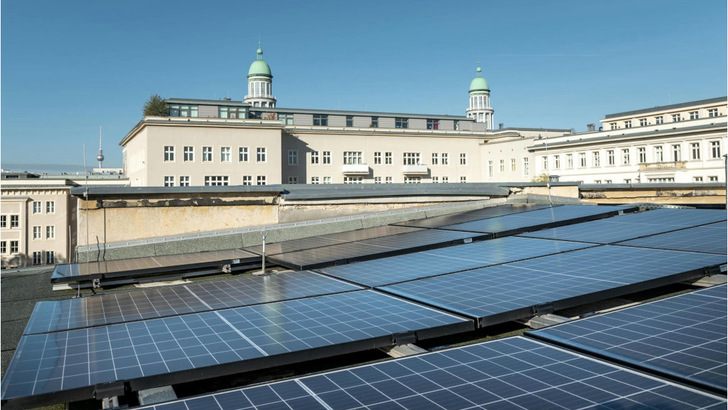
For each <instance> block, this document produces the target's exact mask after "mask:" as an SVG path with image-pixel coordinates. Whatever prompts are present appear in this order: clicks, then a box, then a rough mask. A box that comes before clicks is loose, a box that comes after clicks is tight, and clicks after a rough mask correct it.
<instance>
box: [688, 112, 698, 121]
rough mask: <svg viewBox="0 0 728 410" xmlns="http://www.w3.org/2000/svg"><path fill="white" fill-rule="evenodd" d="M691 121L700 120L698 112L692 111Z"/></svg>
mask: <svg viewBox="0 0 728 410" xmlns="http://www.w3.org/2000/svg"><path fill="white" fill-rule="evenodd" d="M689 114H690V119H691V120H697V119H698V112H697V111H690V113H689Z"/></svg>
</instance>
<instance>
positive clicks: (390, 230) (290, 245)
mask: <svg viewBox="0 0 728 410" xmlns="http://www.w3.org/2000/svg"><path fill="white" fill-rule="evenodd" d="M421 230H422V229H420V228H411V227H405V226H391V225H385V226H377V227H373V228H364V229H357V230H354V231H347V232H337V233H331V234H326V235H319V236H313V237H309V238H301V239H293V240H290V241H283V242H275V243H269V244H266V246H265V254H266V255H268V256H270V255H279V254H281V253H288V252H296V251H301V250H305V249H314V248H321V247H324V246H329V245H336V244H341V243H348V242H354V241H361V240H364V239H370V238H379V237H382V236H390V235H398V234H401V233H408V232H417V231H421ZM245 250H247V251H250V252H254V253H256V254H258V255H262V254H263V246H262V245H258V246H251V247H247V248H245Z"/></svg>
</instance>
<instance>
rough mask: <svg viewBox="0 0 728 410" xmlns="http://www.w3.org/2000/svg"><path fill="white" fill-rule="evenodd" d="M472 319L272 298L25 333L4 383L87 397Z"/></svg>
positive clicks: (373, 298) (443, 331) (18, 394)
mask: <svg viewBox="0 0 728 410" xmlns="http://www.w3.org/2000/svg"><path fill="white" fill-rule="evenodd" d="M472 329H473V323H472V321H470V320H468V319H464V318H461V317H458V316H454V315H450V314H447V313H444V312H439V311H436V310H434V309H430V308H427V307H424V306H421V305H417V304H414V303H411V302H406V301H403V300H401V299H397V298H393V297H390V296H387V295H384V294H381V293H378V292H375V291H371V290H362V291H356V292H348V293H338V294H334V295H327V296H321V297H316V298H306V299H297V300H290V301H283V302H274V303H266V304H261V305H255V306H248V307H241V308H235V309H227V310H219V311H213V312H205V313H196V314H189V315H182V316H173V317H167V318H162V319H153V320H142V321H138V322H131V323H123V324H116V325H109V326H99V327H93V328H86V329H80V330H71V331H65V332H55V333H45V334H38V335H25V336H23V337H22V338H21V340H20V343H19V345H18V348H17V350H16V353H15V356H14V357H13V359H12V361H11V363H10V365H9V367H8V370H7V372H6V374H5V377H4V378H3V380H2V385H1V388H0V391H1V392H2V399H3V400H12V399H18V400H17V401H16V403H18V405H28V404H29V403H31V402H35V401H38V400H44V401H45V403H47V401H52V400H58V401H72V400H73V399H75V400H78V399H85V398H90V397H91V394H92V392H93V388H94V387H93V386H95V385H97V384H101V383H110V382H115V381H120V380H123V381H127V382H128V383H130V386H131V387H132V388H133V389H135V390H138V389H145V388H151V387H155V386H160V385H166V384H171V383H181V382H186V381H192V380H199V379H201V378H208V377H216V376H222V375H226V374H234V373H239V372H243V371H253V370H257V369H261V368H267V367H272V366H280V365H284V364H289V363H294V362H300V361H306V360H311V359H316V358H323V357H328V356H331V355H336V354H343V353H351V352H354V351H361V350H369V349H374V348H377V347H383V346H391V345H392V344H393V343H394V342H395V341H396V339H397V337H399V336H397V335H398V334H400V333H404V334H406V335H407V339H408V340H409V339H414V340H418V339H427V338H431V337H438V336H443V335H447V334H452V333H458V332H464V331H468V330H472Z"/></svg>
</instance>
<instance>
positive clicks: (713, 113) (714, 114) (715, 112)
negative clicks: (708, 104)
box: [708, 108, 718, 118]
mask: <svg viewBox="0 0 728 410" xmlns="http://www.w3.org/2000/svg"><path fill="white" fill-rule="evenodd" d="M717 116H718V109H717V108H711V109H709V110H708V117H710V118H713V117H717Z"/></svg>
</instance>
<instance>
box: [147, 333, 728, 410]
mask: <svg viewBox="0 0 728 410" xmlns="http://www.w3.org/2000/svg"><path fill="white" fill-rule="evenodd" d="M724 406H725V399H724V398H721V397H717V396H713V395H709V394H705V393H702V392H699V391H697V390H693V389H690V388H686V387H683V386H679V385H676V384H674V383H670V382H667V381H664V380H661V379H656V378H652V377H650V376H647V375H644V374H642V373H637V372H634V371H630V370H627V369H625V368H621V367H618V366H614V365H610V364H607V363H604V362H601V361H598V360H595V359H591V358H588V357H585V356H582V355H579V354H576V353H572V352H567V351H564V350H561V349H559V348H556V347H553V346H549V345H547V344H543V343H539V342H536V341H534V340H528V339H525V338H523V337H513V338H507V339H500V340H496V341H491V342H484V343H478V344H474V345H469V346H465V347H460V348H456V349H449V350H445V351H439V352H435V353H429V354H424V355H418V356H415V357H407V358H402V359H397V360H393V361H387V362H380V363H375V364H369V365H364V366H359V367H355V368H351V369H344V370H338V371H333V372H327V373H323V374H318V375H314V376H308V377H300V378H296V379H293V380H286V381H282V382H277V383H270V384H265V385H261V386H255V387H249V388H243V389H237V390H233V391H227V392H222V393H216V394H212V395H207V396H202V397H195V398H190V399H184V400H179V401H174V402H170V403H162V404H158V405H154V406H150V407H145V408H154V409H157V410H177V409H185V410H196V409H202V408H205V409H253V408H257V409H262V408H270V409H273V408H296V409H297V408H314V409H317V408H329V409H343V408H371V409H373V408H405V409H429V408H444V409H455V408H488V409H498V408H514V407H517V408H592V407H597V408H716V409H718V408H721V407H724Z"/></svg>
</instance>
